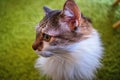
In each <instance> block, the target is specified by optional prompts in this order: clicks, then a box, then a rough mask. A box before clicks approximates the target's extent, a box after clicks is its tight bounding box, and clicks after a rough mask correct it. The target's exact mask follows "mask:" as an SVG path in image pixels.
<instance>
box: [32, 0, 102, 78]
mask: <svg viewBox="0 0 120 80" xmlns="http://www.w3.org/2000/svg"><path fill="white" fill-rule="evenodd" d="M43 9H44V12H45V17H44V18H43V19H42V20H41V21H40V23H39V24H38V26H37V27H36V39H35V42H34V43H33V45H32V48H33V49H34V50H35V51H36V52H37V54H38V55H40V58H38V60H37V62H36V65H35V67H36V68H38V69H40V70H41V71H42V73H43V74H45V75H47V76H48V77H50V78H51V79H52V80H93V79H94V78H95V73H96V71H97V69H98V68H100V67H101V62H100V61H101V58H102V55H103V47H102V42H101V40H100V36H99V34H98V32H97V31H96V30H95V29H94V28H93V27H92V22H91V21H90V20H89V19H88V18H86V17H84V15H83V14H82V13H81V12H80V9H79V7H78V6H77V4H76V3H75V1H74V0H67V1H66V2H65V4H64V6H63V10H52V9H50V8H48V7H46V6H45V7H44V8H43Z"/></svg>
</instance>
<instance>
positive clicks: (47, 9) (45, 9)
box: [43, 6, 52, 15]
mask: <svg viewBox="0 0 120 80" xmlns="http://www.w3.org/2000/svg"><path fill="white" fill-rule="evenodd" d="M43 9H44V12H45V14H46V15H48V13H49V12H51V11H52V10H51V9H50V8H48V7H47V6H44V7H43Z"/></svg>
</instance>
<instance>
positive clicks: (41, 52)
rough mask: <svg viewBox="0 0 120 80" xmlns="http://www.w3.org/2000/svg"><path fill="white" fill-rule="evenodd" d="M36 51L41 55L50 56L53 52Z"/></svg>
mask: <svg viewBox="0 0 120 80" xmlns="http://www.w3.org/2000/svg"><path fill="white" fill-rule="evenodd" d="M36 53H37V54H38V55H40V56H42V57H51V56H53V53H52V52H50V51H38V50H36Z"/></svg>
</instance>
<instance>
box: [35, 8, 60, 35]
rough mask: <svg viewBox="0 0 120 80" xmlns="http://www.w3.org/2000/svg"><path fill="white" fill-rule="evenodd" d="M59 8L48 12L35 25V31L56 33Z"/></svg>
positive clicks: (57, 31) (57, 30)
mask: <svg viewBox="0 0 120 80" xmlns="http://www.w3.org/2000/svg"><path fill="white" fill-rule="evenodd" d="M60 13H61V11H60V10H53V11H51V12H50V13H48V14H47V15H46V16H45V17H44V18H43V19H42V20H41V21H40V23H39V25H38V26H37V27H36V31H37V32H38V31H42V32H43V33H47V34H50V35H52V34H55V35H56V34H58V33H59V17H60Z"/></svg>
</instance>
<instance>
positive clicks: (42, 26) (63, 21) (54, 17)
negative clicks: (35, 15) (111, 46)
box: [32, 0, 92, 51]
mask: <svg viewBox="0 0 120 80" xmlns="http://www.w3.org/2000/svg"><path fill="white" fill-rule="evenodd" d="M44 11H45V17H44V18H43V19H42V20H41V21H40V23H39V24H38V26H37V27H36V40H35V42H34V44H33V46H32V47H33V49H34V50H37V51H43V50H46V49H48V48H51V49H52V48H60V47H66V46H69V45H72V44H74V43H77V42H80V41H81V40H84V39H87V38H88V36H89V34H91V32H92V26H91V23H90V21H89V20H88V19H87V18H86V17H84V16H83V15H82V14H81V12H80V10H79V8H78V6H77V4H76V3H75V2H74V0H67V1H66V2H65V4H64V6H63V10H51V9H49V8H48V7H44Z"/></svg>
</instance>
